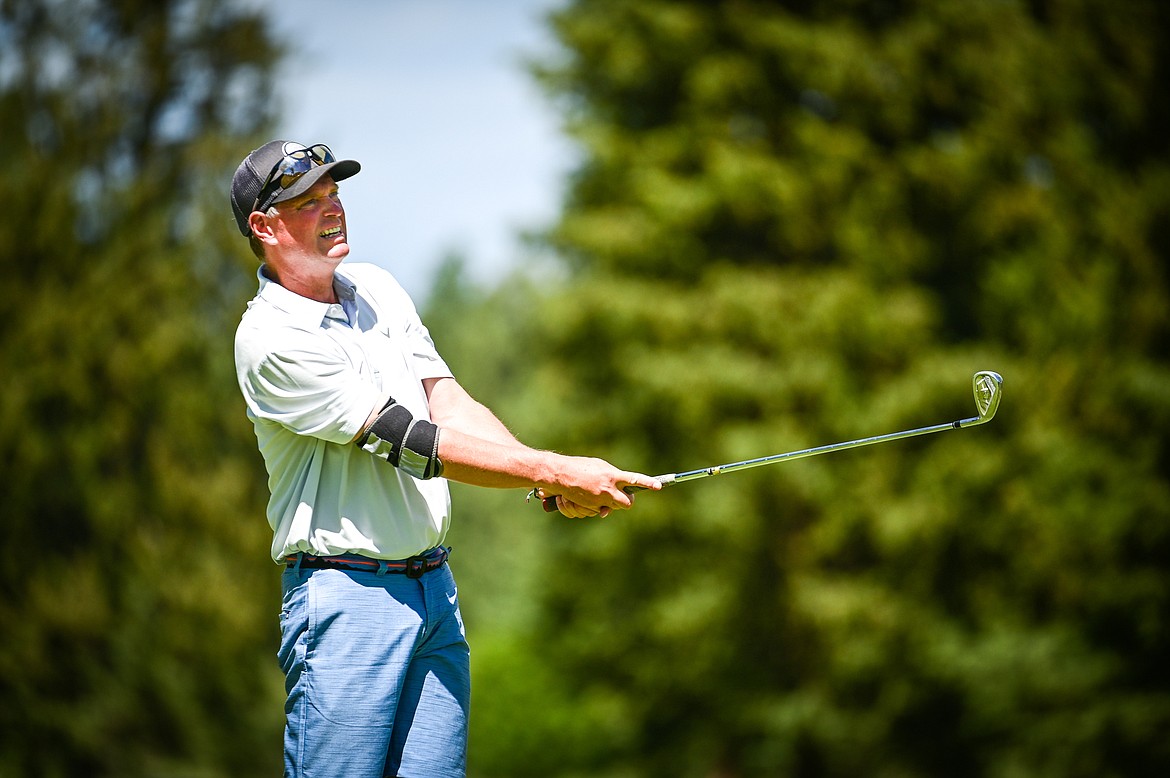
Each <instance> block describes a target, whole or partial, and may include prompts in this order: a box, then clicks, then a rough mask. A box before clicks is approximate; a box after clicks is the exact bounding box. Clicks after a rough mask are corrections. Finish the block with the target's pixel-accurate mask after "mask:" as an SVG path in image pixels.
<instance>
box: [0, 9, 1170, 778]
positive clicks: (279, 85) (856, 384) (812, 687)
mask: <svg viewBox="0 0 1170 778" xmlns="http://www.w3.org/2000/svg"><path fill="white" fill-rule="evenodd" d="M1168 43H1170V11H1168V10H1167V7H1166V6H1165V5H1164V4H1162V3H1160V2H1158V1H1157V0H1122V1H1121V2H1118V1H1117V0H1047V1H1045V0H1032V2H1015V1H1013V0H1003V1H1002V2H960V1H959V0H935V1H932V2H913V1H911V0H906V1H902V2H899V1H896V0H881V1H879V0H871V1H869V2H862V1H860V0H857V1H856V2H852V1H850V0H837V1H836V2H827V1H818V0H801V1H800V2H796V1H790V2H764V1H762V0H754V1H753V0H726V1H725V2H700V1H699V0H669V1H667V0H637V1H635V0H561V1H559V2H554V0H532V1H531V2H519V1H517V2H501V3H491V4H488V3H474V2H470V0H464V1H463V2H458V1H456V0H445V1H444V2H423V1H422V0H410V1H407V0H400V1H398V2H387V3H372V2H368V3H367V2H338V3H334V4H331V5H330V7H329V8H328V9H327V10H325V9H323V8H318V7H316V6H311V5H310V4H308V3H305V2H293V3H280V4H260V3H255V2H214V1H213V0H158V1H156V2H144V1H143V0H20V1H19V2H17V1H14V0H0V141H2V147H3V149H4V150H5V152H6V153H5V154H4V164H3V165H0V203H2V204H3V208H2V209H0V214H2V215H0V268H2V269H3V273H4V284H3V285H2V286H0V299H2V300H3V313H4V316H3V324H2V325H0V468H2V470H0V473H2V475H3V493H2V494H3V500H2V501H0V515H2V517H3V519H2V523H0V527H2V528H3V534H2V535H0V625H2V627H0V630H2V631H0V697H2V698H3V699H4V701H5V704H4V705H3V706H2V707H0V776H2V778H10V777H16V776H48V777H53V776H66V775H90V776H157V777H160V778H161V777H170V776H174V777H175V778H185V777H190V778H195V777H199V778H205V777H206V778H212V777H215V778H219V777H221V776H223V777H226V776H264V775H273V774H277V773H278V772H279V770H280V733H281V727H282V723H283V679H282V677H281V675H280V673H279V670H278V668H277V666H276V662H275V657H274V653H275V649H276V640H277V624H276V615H277V609H278V570H277V568H276V567H275V566H274V565H272V564H271V563H270V562H269V561H267V560H268V557H267V554H268V546H269V542H270V530H269V528H268V527H267V524H266V522H265V520H264V506H265V502H266V498H267V492H266V485H265V475H264V469H263V463H262V461H261V459H260V456H259V454H258V453H257V452H256V450H255V440H254V437H253V434H252V431H251V428H250V425H249V424H248V422H247V420H246V418H245V416H244V408H243V402H242V400H241V399H240V397H239V395H238V390H237V389H236V386H235V377H234V369H233V366H232V353H231V342H232V335H233V332H234V329H235V325H236V322H237V321H238V320H239V316H240V314H241V312H242V310H243V307H244V305H245V304H246V302H247V300H248V299H249V298H250V297H251V296H252V295H253V294H254V291H255V270H256V266H255V261H254V259H253V258H252V257H251V255H250V253H249V252H248V250H247V247H246V245H245V241H243V240H242V239H241V238H240V236H239V235H238V233H237V232H236V231H235V229H234V225H233V222H232V220H231V217H230V212H229V209H228V203H227V189H228V184H229V182H230V178H231V174H232V172H233V170H234V169H235V167H236V165H237V163H238V162H239V160H240V159H241V158H242V157H243V156H244V155H245V154H246V153H247V152H248V151H249V150H251V149H252V148H255V147H256V146H258V145H260V144H261V143H263V142H264V141H266V140H268V139H270V138H272V137H291V138H293V139H297V140H302V141H317V140H323V141H325V142H328V143H330V144H331V145H332V146H333V147H334V148H335V150H337V151H338V152H339V153H340V154H342V155H344V156H351V157H354V158H357V159H359V160H360V161H362V163H363V166H364V167H363V173H362V175H360V176H358V177H356V178H354V179H352V181H347V182H346V185H345V188H344V190H343V195H344V197H345V202H346V206H347V210H348V212H349V219H350V225H351V229H352V231H353V233H354V255H353V258H354V259H365V260H369V261H376V262H378V263H379V264H383V265H384V266H385V267H387V268H388V269H390V270H391V271H392V272H394V273H395V274H397V275H399V276H400V277H401V278H402V280H403V283H404V285H406V286H407V288H408V289H409V290H410V291H411V292H412V293H413V294H414V295H415V298H416V302H417V303H418V304H419V306H420V308H421V309H422V311H423V314H424V319H425V320H426V322H427V323H428V325H429V326H430V328H431V331H432V334H433V335H434V336H435V340H436V341H437V343H438V345H439V348H440V350H441V351H442V352H443V353H444V355H445V356H446V357H447V360H448V362H449V363H450V364H451V365H452V367H453V368H454V370H455V372H456V374H457V376H458V377H459V378H460V380H461V382H462V383H463V384H464V385H465V386H467V387H468V388H469V389H470V391H471V392H472V393H473V394H475V395H476V396H477V397H479V399H481V400H483V401H484V402H485V403H486V404H488V405H489V406H491V407H493V408H494V409H495V410H496V411H497V413H498V415H500V417H501V418H503V419H504V420H505V421H506V422H507V423H508V424H509V425H510V426H511V427H512V428H513V429H514V430H515V431H516V432H517V434H518V435H519V436H520V437H521V438H522V439H524V440H525V441H527V442H529V443H531V444H533V445H536V446H540V447H547V448H555V449H558V450H563V451H570V452H573V453H582V454H593V455H598V456H603V457H606V458H609V459H611V460H613V461H614V462H616V463H618V464H620V465H622V466H625V467H629V468H631V469H638V470H642V471H644V472H649V473H663V472H674V471H682V470H688V469H692V468H697V467H702V466H705V465H710V464H714V463H718V462H727V461H733V460H739V459H746V458H750V457H755V456H762V455H765V454H771V453H777V452H781V451H788V450H793V449H797V448H804V447H808V446H814V445H819V444H824V443H830V442H835V441H839V440H848V439H853V438H857V437H862V436H865V435H871V434H879V433H883V432H890V431H894V430H899V429H906V428H910V427H917V426H923V425H926V424H933V423H937V422H940V421H945V420H948V419H955V418H962V417H966V416H970V415H972V400H971V395H970V381H971V375H972V373H974V372H975V371H976V370H981V369H994V370H997V371H999V372H1000V373H1002V374H1003V375H1004V378H1005V385H1004V401H1003V405H1002V406H1001V408H1000V410H999V414H998V415H997V417H996V419H995V420H994V422H992V423H991V424H989V425H987V426H983V427H979V428H977V429H974V430H969V431H965V432H962V433H958V434H953V435H952V434H948V435H938V436H931V437H928V438H921V439H916V440H909V441H900V442H897V443H891V444H887V445H883V446H878V447H873V448H868V449H864V450H859V451H850V452H844V453H840V454H834V455H832V456H826V457H817V458H813V459H809V460H802V461H799V462H793V463H786V464H782V465H777V466H775V467H771V468H762V469H758V470H752V471H748V472H744V473H741V474H737V475H734V476H728V477H726V478H719V479H711V480H707V481H701V482H697V483H694V484H688V485H685V486H680V487H678V488H677V489H674V490H671V491H669V492H665V493H662V494H655V495H643V497H642V498H641V499H639V502H638V505H637V508H636V509H635V510H634V511H633V512H630V513H623V514H620V515H617V516H614V517H612V518H610V519H608V520H606V521H597V522H573V521H567V520H563V519H558V518H556V517H550V516H547V515H545V514H543V513H542V512H541V511H540V510H539V509H538V508H535V507H534V506H531V505H529V506H525V505H524V502H523V494H522V493H520V492H489V491H484V490H474V489H470V488H465V487H462V486H460V485H454V486H453V491H454V499H455V502H456V514H455V519H454V528H453V530H452V532H451V535H450V537H449V542H450V544H451V545H452V546H454V549H455V550H454V555H453V558H452V566H453V568H454V569H455V572H456V575H457V576H458V578H459V580H460V584H461V599H462V602H463V609H464V615H465V619H466V623H467V628H468V633H469V639H470V641H471V644H472V662H473V680H474V695H473V697H474V699H473V711H472V717H473V718H472V722H473V723H472V732H471V755H470V760H471V761H470V764H469V775H471V776H472V778H499V777H506V776H520V777H521V778H523V777H524V776H534V777H535V776H565V777H577V776H581V777H583V776H601V777H602V778H628V777H632V776H695V777H696V778H740V777H743V778H747V777H748V776H858V775H866V776H890V777H891V778H892V777H894V776H897V777H898V778H902V777H904V776H939V775H946V776H996V777H1003V778H1016V777H1017V776H1053V777H1056V776H1061V777H1064V776H1086V777H1088V776H1094V777H1096V776H1163V775H1166V774H1170V738H1167V736H1166V733H1167V732H1168V731H1170V671H1168V670H1167V667H1168V664H1167V661H1166V659H1167V657H1168V656H1170V478H1168V473H1170V450H1168V442H1170V289H1168V287H1167V283H1168V279H1167V276H1168V266H1170V100H1167V99H1166V88H1165V84H1166V83H1167V79H1168V78H1170V47H1168V45H1167V44H1168ZM363 187H365V188H363Z"/></svg>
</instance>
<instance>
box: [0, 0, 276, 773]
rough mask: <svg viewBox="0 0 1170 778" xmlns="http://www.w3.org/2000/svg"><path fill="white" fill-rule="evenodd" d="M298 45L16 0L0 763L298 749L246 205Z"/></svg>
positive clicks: (3, 48)
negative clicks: (286, 687) (254, 368)
mask: <svg viewBox="0 0 1170 778" xmlns="http://www.w3.org/2000/svg"><path fill="white" fill-rule="evenodd" d="M277 54H278V51H277V49H276V47H275V46H274V44H273V43H272V41H271V40H270V39H269V37H268V33H267V32H266V29H265V27H264V25H263V24H262V21H261V19H260V18H259V17H257V16H256V15H254V14H252V13H245V12H242V11H240V10H239V9H238V8H237V7H235V6H233V5H230V4H225V3H220V2H214V1H213V0H206V1H204V0H173V1H167V2H134V1H132V0H89V1H88V2H58V1H56V0H37V1H35V2H29V1H24V2H9V1H7V0H6V1H5V2H3V3H0V137H2V138H3V139H4V149H5V152H6V153H5V155H4V158H5V163H4V164H3V165H0V200H2V201H3V202H4V203H5V207H4V217H3V219H2V220H0V233H2V234H0V268H3V274H4V278H5V284H4V285H3V287H2V288H0V299H2V300H3V310H4V312H5V316H4V322H3V324H0V363H2V365H3V367H2V373H3V381H2V386H3V391H2V392H0V462H2V468H3V472H4V480H5V485H4V504H3V508H2V511H3V515H4V522H3V524H4V539H3V542H2V543H0V591H2V592H3V595H4V596H3V597H2V598H0V621H2V622H3V624H4V625H5V626H4V639H3V640H0V695H2V696H3V697H4V700H5V704H4V706H3V710H2V712H0V774H2V775H43V776H58V775H79V774H85V775H118V776H131V775H167V776H179V775H241V774H248V773H254V774H259V773H264V772H271V770H272V769H274V766H275V765H277V764H279V727H280V698H281V697H280V688H279V687H280V679H279V674H278V673H277V672H276V668H275V663H274V662H273V661H272V659H271V648H272V647H273V646H274V645H275V642H274V635H275V627H274V624H275V618H274V617H273V615H272V614H273V608H274V607H275V606H274V605H273V603H274V602H275V598H276V593H275V581H276V576H275V575H274V574H273V573H272V571H271V570H269V569H267V568H265V567H264V566H263V565H257V564H256V560H257V559H260V560H262V559H264V552H265V550H266V548H267V545H268V531H267V528H266V527H265V526H264V521H263V505H264V499H263V491H264V476H263V468H262V466H260V462H259V459H258V457H257V456H256V454H255V450H254V449H255V445H254V441H252V440H251V436H250V432H249V430H248V426H247V424H246V422H245V421H244V419H243V409H242V404H241V403H240V401H239V399H238V396H237V393H236V390H235V388H234V373H233V370H232V366H231V351H230V343H231V333H232V331H233V329H234V326H235V321H237V320H238V317H239V314H240V311H241V310H242V306H243V303H244V301H246V300H247V298H248V296H250V293H251V288H252V282H251V280H250V275H251V273H252V272H253V271H252V270H251V264H252V263H251V260H250V259H249V257H248V252H247V249H246V247H244V246H243V245H242V241H241V239H240V238H239V236H238V234H233V233H234V232H235V230H234V225H233V224H232V220H231V217H230V212H229V211H228V209H227V196H226V187H227V182H228V181H229V180H230V178H231V173H232V170H233V169H234V166H235V162H236V161H237V160H238V159H239V157H240V155H241V153H242V152H241V150H247V149H248V148H252V147H253V146H254V145H257V144H255V143H253V141H255V140H256V137H257V136H258V134H259V133H260V132H261V131H263V130H264V129H265V127H266V125H267V124H268V123H269V122H270V121H271V119H272V117H273V112H274V106H273V105H272V104H271V100H270V98H269V97H267V95H268V94H269V92H270V89H271V75H270V70H271V68H272V65H273V63H274V61H275V58H276V56H277ZM250 144H251V145H250Z"/></svg>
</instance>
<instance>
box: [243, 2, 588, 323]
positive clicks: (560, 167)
mask: <svg viewBox="0 0 1170 778" xmlns="http://www.w3.org/2000/svg"><path fill="white" fill-rule="evenodd" d="M562 5H563V2H562V1H561V0H335V1H334V2H331V3H322V2H320V1H319V0H317V1H316V2H309V0H282V1H281V2H279V3H273V4H265V7H268V8H271V9H273V12H272V22H273V25H274V30H275V32H276V34H277V35H278V36H279V37H281V38H282V39H283V40H284V41H286V43H287V44H289V46H290V49H289V53H288V55H287V56H286V60H285V63H284V65H283V67H282V69H281V71H280V73H281V76H280V80H279V83H278V89H279V95H280V98H281V102H282V105H283V117H284V120H283V121H282V122H280V123H278V125H277V135H278V136H279V137H280V138H282V139H285V140H295V141H299V142H302V143H305V144H310V143H316V142H321V143H326V144H327V145H329V147H330V148H331V149H333V152H334V153H335V154H336V155H337V156H338V157H339V158H349V159H356V160H357V161H358V162H360V163H361V165H362V170H361V172H360V173H359V174H358V175H356V176H355V177H353V178H351V179H347V180H346V181H344V182H342V183H341V197H342V203H343V205H344V206H345V210H346V220H347V226H348V231H349V235H350V248H351V253H350V256H349V259H348V260H347V261H363V262H374V263H375V264H378V265H381V266H382V267H385V268H386V269H388V270H390V271H391V272H392V273H393V274H394V275H395V277H397V278H398V280H399V282H400V283H401V284H402V285H403V287H405V288H406V290H407V291H408V292H409V293H410V294H411V295H412V296H414V297H415V301H416V303H419V304H421V303H422V299H420V298H425V295H426V294H427V292H428V291H429V289H430V285H431V281H432V280H433V278H434V273H435V270H436V269H437V267H438V265H439V263H440V262H441V260H442V259H443V257H444V256H446V255H447V254H449V253H451V252H458V253H460V254H461V255H462V256H463V257H464V258H465V260H466V262H467V268H468V272H469V273H470V274H471V277H472V278H473V279H475V280H477V281H481V282H492V281H495V280H498V279H499V278H501V277H502V276H503V275H504V274H505V273H506V272H507V271H508V270H509V269H511V268H512V267H515V266H516V265H517V264H519V263H521V262H522V261H523V259H524V256H525V253H526V249H525V248H524V247H523V245H522V243H521V241H520V240H519V234H520V232H521V231H522V230H527V229H539V228H541V227H544V226H547V225H549V224H551V223H552V222H553V221H554V220H555V218H556V217H557V215H558V213H559V212H560V206H561V201H562V197H563V194H564V190H565V180H566V176H567V174H568V172H569V170H570V169H571V167H572V165H573V159H574V152H573V147H572V144H571V142H570V141H569V140H568V139H567V138H565V137H564V135H563V134H562V133H561V130H560V121H559V118H558V116H557V114H556V113H555V112H554V110H553V108H552V106H551V103H550V102H549V101H548V99H547V98H546V97H545V96H544V95H543V94H542V93H541V92H540V90H539V88H538V86H537V85H536V83H535V82H534V80H533V79H532V77H531V76H530V75H528V73H527V72H526V71H525V69H524V67H523V64H522V62H523V59H524V58H525V57H527V56H533V55H540V54H541V53H545V54H547V53H549V52H553V51H555V50H556V45H555V43H554V40H553V38H552V34H551V32H549V30H548V27H547V24H546V23H545V21H544V16H545V15H547V13H548V12H549V11H550V10H555V9H556V8H558V7H560V6H562Z"/></svg>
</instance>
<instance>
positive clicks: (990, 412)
mask: <svg viewBox="0 0 1170 778" xmlns="http://www.w3.org/2000/svg"><path fill="white" fill-rule="evenodd" d="M1002 387H1003V377H1002V376H1001V375H1000V374H999V373H996V372H993V371H991V370H981V371H979V372H978V373H976V374H975V375H974V377H973V378H972V379H971V389H972V391H973V392H974V394H975V412H976V414H977V415H975V416H972V417H971V418H969V419H959V420H958V421H950V422H946V423H944V424H935V425H933V426H930V427H919V428H918V429H913V430H906V431H904V432H891V433H889V434H887V435H877V436H875V437H872V438H861V439H860V440H850V441H847V442H845V443H830V444H829V445H827V446H817V447H816V448H806V449H801V450H800V451H790V452H788V453H787V454H773V455H772V456H767V457H759V458H758V459H745V460H744V461H742V462H731V463H729V464H726V465H715V466H714V467H704V468H701V469H699V470H688V471H687V472H685V473H667V474H666V475H658V476H654V478H655V480H657V481H658V482H659V483H661V484H662V486H663V488H666V487H667V486H672V485H674V484H681V483H684V482H686V481H694V480H696V479H699V478H706V477H708V476H712V475H723V474H724V473H734V472H737V471H739V470H748V469H750V468H753V467H760V466H762V465H771V464H774V463H776V462H787V461H789V460H792V459H804V458H805V457H812V456H816V455H818V454H828V453H830V452H833V451H845V450H846V449H851V448H860V447H862V446H869V445H872V444H874V443H885V442H887V441H890V440H901V439H902V438H912V437H916V436H918V435H929V434H930V433H932V432H943V431H944V430H961V429H965V428H966V427H975V426H978V425H980V424H986V423H987V422H989V421H991V420H992V418H994V417H995V411H996V409H998V408H999V401H1000V398H1001V397H1002ZM641 489H642V487H637V486H635V487H629V488H627V490H626V491H629V492H633V491H640V490H641ZM530 496H531V495H530ZM542 505H543V506H544V509H545V511H547V512H549V513H552V512H554V511H556V509H557V498H556V497H555V496H554V497H546V498H544V500H543V501H542Z"/></svg>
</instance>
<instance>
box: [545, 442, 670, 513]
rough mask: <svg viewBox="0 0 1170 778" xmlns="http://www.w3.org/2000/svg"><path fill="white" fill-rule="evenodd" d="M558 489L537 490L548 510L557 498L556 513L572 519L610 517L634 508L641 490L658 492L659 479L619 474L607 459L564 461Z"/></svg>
mask: <svg viewBox="0 0 1170 778" xmlns="http://www.w3.org/2000/svg"><path fill="white" fill-rule="evenodd" d="M559 464H560V466H561V467H560V473H559V477H558V478H557V484H556V486H552V487H543V488H539V489H536V490H535V494H536V496H537V497H539V498H540V499H541V501H542V502H543V503H544V505H545V506H546V510H547V509H548V507H547V506H549V505H550V504H551V503H552V502H553V501H552V500H548V498H551V497H555V504H556V509H557V510H558V511H560V512H561V513H562V514H563V515H565V516H568V517H569V518H574V519H577V518H586V517H589V516H601V517H602V518H604V517H606V516H608V515H609V514H610V513H612V512H613V511H615V510H626V509H628V508H631V507H633V504H634V495H633V492H634V491H637V490H639V489H649V490H652V491H658V490H659V489H661V488H662V484H660V483H659V482H658V481H656V480H655V479H653V478H651V477H650V476H648V475H644V474H642V473H633V472H629V471H626V470H619V469H617V468H616V467H614V466H613V465H611V464H609V463H608V462H606V461H605V460H603V459H596V458H592V457H565V456H561V457H560V462H559Z"/></svg>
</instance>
